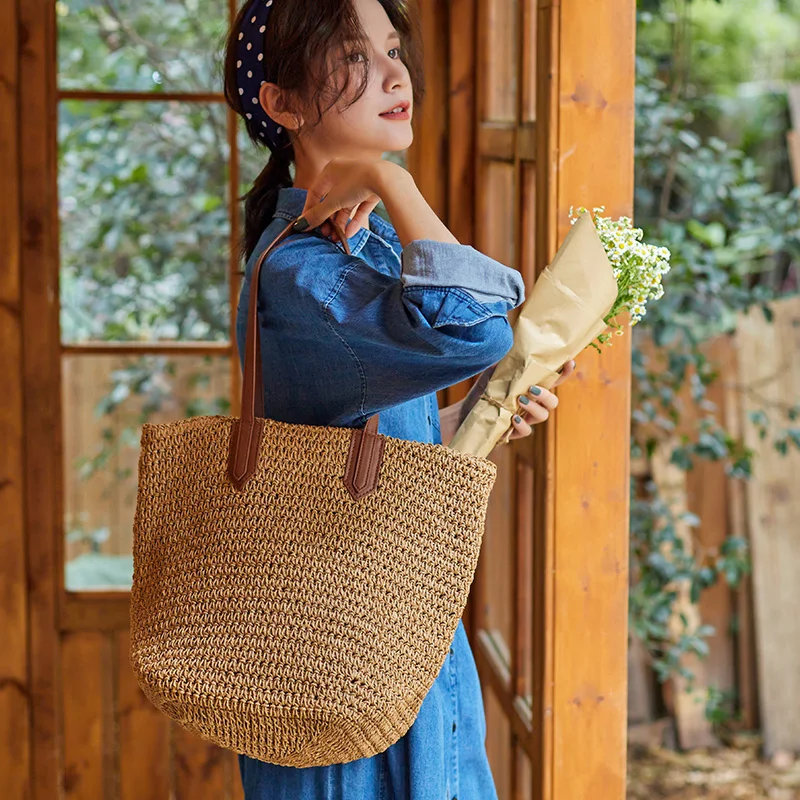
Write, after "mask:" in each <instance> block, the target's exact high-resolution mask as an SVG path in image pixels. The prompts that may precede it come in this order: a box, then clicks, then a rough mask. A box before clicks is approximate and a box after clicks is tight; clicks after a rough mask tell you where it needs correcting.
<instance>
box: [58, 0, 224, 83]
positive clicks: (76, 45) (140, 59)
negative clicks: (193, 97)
mask: <svg viewBox="0 0 800 800" xmlns="http://www.w3.org/2000/svg"><path fill="white" fill-rule="evenodd" d="M56 18H57V20H58V72H59V76H58V82H59V88H61V89H84V90H86V89H89V90H95V91H109V90H114V89H118V90H125V91H153V92H211V91H213V92H220V91H222V88H221V78H220V76H221V74H222V66H221V60H222V51H223V46H224V36H225V32H226V27H227V21H228V4H227V2H225V0H59V1H58V2H57V3H56Z"/></svg>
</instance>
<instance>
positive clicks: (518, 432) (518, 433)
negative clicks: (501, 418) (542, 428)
mask: <svg viewBox="0 0 800 800" xmlns="http://www.w3.org/2000/svg"><path fill="white" fill-rule="evenodd" d="M511 424H512V425H513V426H514V430H513V431H512V432H511V436H510V437H509V438H510V439H521V438H522V437H523V436H528V435H530V432H531V430H532V429H531V426H530V425H528V423H527V422H525V420H524V419H522V417H521V416H520V415H519V414H514V415H513V416H512V417H511Z"/></svg>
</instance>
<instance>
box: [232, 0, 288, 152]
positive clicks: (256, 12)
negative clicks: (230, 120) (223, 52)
mask: <svg viewBox="0 0 800 800" xmlns="http://www.w3.org/2000/svg"><path fill="white" fill-rule="evenodd" d="M272 3H273V0H254V2H253V3H251V5H250V7H249V8H248V9H247V13H246V14H245V15H244V17H243V18H242V27H241V30H240V31H239V42H238V45H237V48H236V57H237V60H236V83H237V85H238V88H239V95H240V96H241V98H242V108H243V113H244V115H245V117H247V119H248V120H252V121H254V122H255V123H256V127H257V129H258V133H257V136H258V137H259V138H260V139H261V140H262V141H263V142H265V143H266V144H267V145H268V146H269V148H270V150H280V149H281V148H283V147H285V146H286V145H288V144H289V142H290V139H289V134H288V133H287V132H286V131H285V130H284V129H283V128H282V127H281V126H280V125H278V123H277V122H275V120H274V119H272V117H270V116H269V115H268V114H267V112H266V111H264V109H263V107H262V106H261V103H260V101H259V99H258V92H259V89H260V88H261V86H262V85H263V84H265V83H266V82H267V81H266V75H265V73H264V31H265V30H266V29H267V20H268V19H269V12H270V10H271V9H272Z"/></svg>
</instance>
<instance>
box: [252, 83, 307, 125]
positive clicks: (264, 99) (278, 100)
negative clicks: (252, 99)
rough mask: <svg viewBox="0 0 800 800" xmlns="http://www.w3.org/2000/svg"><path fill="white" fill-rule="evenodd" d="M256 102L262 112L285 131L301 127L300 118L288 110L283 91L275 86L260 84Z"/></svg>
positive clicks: (301, 120) (272, 84)
mask: <svg viewBox="0 0 800 800" xmlns="http://www.w3.org/2000/svg"><path fill="white" fill-rule="evenodd" d="M258 100H259V102H260V103H261V107H262V108H263V109H264V111H266V112H267V114H268V115H269V116H270V117H271V118H272V119H274V120H275V122H277V123H278V125H280V126H282V127H283V128H286V130H289V131H296V130H297V129H298V128H299V127H300V126H301V125H302V123H303V119H302V117H298V115H297V114H295V113H294V112H292V111H290V110H289V109H288V107H287V103H286V97H285V96H284V93H283V90H282V89H281V88H280V87H278V86H277V84H274V83H269V82H267V83H262V84H261V88H260V89H259V90H258Z"/></svg>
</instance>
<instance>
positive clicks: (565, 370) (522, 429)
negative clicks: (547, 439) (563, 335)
mask: <svg viewBox="0 0 800 800" xmlns="http://www.w3.org/2000/svg"><path fill="white" fill-rule="evenodd" d="M574 372H575V360H574V359H572V360H571V361H568V362H567V363H566V364H564V365H563V366H562V367H561V375H560V376H559V377H558V380H556V382H555V383H554V384H553V388H555V387H556V386H558V385H559V384H561V383H564V381H565V380H567V379H568V378H569V377H570V376H571V375H572V374H573V373H574ZM518 403H519V408H520V413H519V414H515V415H514V416H512V417H511V424H512V425H513V426H514V430H512V431H511V435H510V436H509V437H508V438H509V440H511V439H521V438H522V437H523V436H528V435H529V434H530V433H531V431H532V430H533V428H532V427H531V426H533V425H536V424H537V423H539V422H544V421H545V420H546V419H547V418H548V417H549V416H550V412H551V411H555V409H556V406H557V405H558V398H557V397H556V396H555V395H554V394H553V393H552V392H551V391H549V390H548V389H543V388H542V387H541V386H531V387H530V389H529V390H528V391H527V392H526V393H525V394H521V395H520V396H519V398H518Z"/></svg>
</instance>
